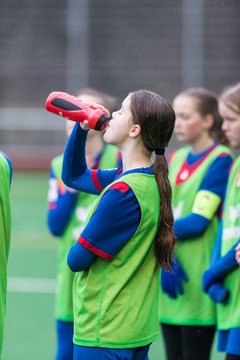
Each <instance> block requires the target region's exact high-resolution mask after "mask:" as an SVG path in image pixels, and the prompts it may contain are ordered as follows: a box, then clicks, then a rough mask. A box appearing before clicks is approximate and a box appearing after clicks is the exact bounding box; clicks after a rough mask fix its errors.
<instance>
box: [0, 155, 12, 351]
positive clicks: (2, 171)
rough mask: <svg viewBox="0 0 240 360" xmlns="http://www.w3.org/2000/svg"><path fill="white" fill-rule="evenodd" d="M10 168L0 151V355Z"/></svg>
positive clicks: (8, 244)
mask: <svg viewBox="0 0 240 360" xmlns="http://www.w3.org/2000/svg"><path fill="white" fill-rule="evenodd" d="M9 191H10V169H9V165H8V162H7V160H6V159H5V157H4V156H3V155H2V154H1V153H0V357H1V349H2V342H3V327H4V318H5V313H6V292H7V260H8V253H9V246H10V235H11V210H10V196H9Z"/></svg>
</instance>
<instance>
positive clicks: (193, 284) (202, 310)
mask: <svg viewBox="0 0 240 360" xmlns="http://www.w3.org/2000/svg"><path fill="white" fill-rule="evenodd" d="M189 151H190V149H189V147H184V148H182V149H180V150H178V151H177V152H176V153H175V154H174V156H173V159H172V162H171V163H170V168H169V178H170V182H171V185H172V192H173V194H172V204H173V209H174V215H175V219H177V218H181V217H184V216H186V215H189V214H190V213H191V211H192V207H193V203H194V200H195V197H196V194H197V192H198V189H199V187H200V184H201V183H202V180H203V178H204V175H205V173H206V171H207V170H208V168H209V167H210V166H211V165H212V163H213V162H214V160H215V159H216V158H217V157H218V156H219V155H220V154H221V153H223V152H225V153H230V150H229V149H228V148H227V147H225V146H222V145H218V146H216V147H215V148H214V149H213V150H212V151H210V153H209V154H208V156H207V157H206V158H205V159H204V161H203V162H202V163H201V164H200V165H199V166H198V167H197V169H196V170H195V171H194V172H193V173H192V175H191V176H190V177H189V178H188V179H187V180H185V181H183V182H182V183H180V184H178V185H176V178H177V175H178V173H179V171H180V169H181V167H182V164H183V163H184V161H185V159H186V157H187V154H188V153H189ZM220 176H221V174H220ZM217 228H218V218H217V216H214V217H213V219H212V221H211V222H210V224H209V226H208V228H207V229H206V231H205V232H204V234H201V235H200V236H197V237H195V238H193V239H186V240H181V241H178V242H177V243H176V248H175V252H176V257H177V259H178V260H179V262H180V263H181V264H182V266H183V268H184V270H185V272H186V274H187V276H188V279H189V281H188V282H182V285H183V289H184V294H183V295H179V296H178V298H177V299H172V298H170V297H169V296H168V295H167V294H165V293H163V291H162V289H160V303H159V313H160V322H162V323H166V324H176V325H213V324H215V323H216V310H215V309H216V308H215V305H214V303H213V302H212V301H211V300H210V298H209V296H208V295H207V294H205V293H204V292H203V290H202V274H203V272H204V270H206V269H207V268H208V267H209V263H210V257H211V253H212V249H213V245H214V241H215V238H216V234H217Z"/></svg>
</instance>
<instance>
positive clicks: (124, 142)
mask: <svg viewBox="0 0 240 360" xmlns="http://www.w3.org/2000/svg"><path fill="white" fill-rule="evenodd" d="M174 123H175V113H174V110H173V108H172V107H171V105H170V104H169V103H168V102H167V101H166V100H164V99H163V98H162V97H160V96H159V95H157V94H155V93H153V92H150V91H147V90H139V91H136V92H133V93H130V94H129V95H128V96H127V97H126V99H125V100H124V101H123V103H122V106H121V109H120V110H119V111H117V112H114V113H113V114H112V119H111V120H110V122H109V125H108V126H107V128H106V130H105V133H104V140H105V142H106V143H109V144H114V145H116V146H118V148H119V149H120V151H121V155H122V164H123V170H122V172H121V171H119V169H112V170H91V169H88V168H87V165H86V161H85V142H86V139H87V134H88V131H86V130H88V129H89V126H88V122H87V121H84V122H83V123H82V124H80V126H79V125H78V124H76V125H75V128H74V130H73V132H72V134H71V137H70V139H69V142H68V144H67V147H66V150H65V155H64V161H63V173H62V179H63V181H64V182H65V184H66V185H67V186H70V187H72V188H75V189H77V190H81V191H86V192H90V193H94V194H100V196H99V197H98V199H97V202H96V203H95V204H93V208H92V211H91V213H90V215H89V219H88V223H87V225H86V227H85V228H84V230H83V231H82V232H81V233H80V234H79V237H78V240H77V242H76V244H75V245H74V246H73V247H72V248H71V250H70V252H69V254H68V265H69V267H70V268H71V270H72V271H73V272H76V275H75V278H74V284H73V303H74V337H73V341H74V359H75V360H78V359H81V360H84V359H86V360H89V359H98V360H101V359H104V360H105V359H129V360H130V359H131V360H133V359H136V360H145V359H148V355H147V354H148V350H149V346H150V344H151V343H152V342H153V341H154V340H156V339H157V338H158V335H159V329H158V317H157V314H158V288H159V266H162V267H164V268H165V269H169V268H170V266H171V265H170V260H171V256H172V251H173V246H174V235H173V231H172V224H173V214H172V208H171V188H170V184H169V180H168V176H167V163H166V160H165V157H164V150H165V147H166V146H167V145H168V142H169V140H170V138H171V135H172V131H173V128H174ZM153 152H155V154H156V156H155V161H154V162H153V160H152V153H153Z"/></svg>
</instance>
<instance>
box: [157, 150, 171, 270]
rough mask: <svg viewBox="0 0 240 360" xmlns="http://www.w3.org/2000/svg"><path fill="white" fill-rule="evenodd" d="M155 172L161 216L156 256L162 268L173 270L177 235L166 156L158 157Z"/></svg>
mask: <svg viewBox="0 0 240 360" xmlns="http://www.w3.org/2000/svg"><path fill="white" fill-rule="evenodd" d="M153 170H154V174H155V178H156V181H157V185H158V190H159V193H160V215H159V221H158V231H157V234H156V237H155V255H156V258H157V262H158V264H159V266H160V267H162V268H163V269H166V270H171V258H172V255H173V249H174V244H175V235H174V232H173V222H174V219H173V211H172V190H171V185H170V182H169V179H168V165H167V162H166V158H165V156H161V155H159V156H158V155H157V156H156V159H155V163H154V168H153Z"/></svg>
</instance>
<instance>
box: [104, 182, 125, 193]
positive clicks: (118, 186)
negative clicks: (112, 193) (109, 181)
mask: <svg viewBox="0 0 240 360" xmlns="http://www.w3.org/2000/svg"><path fill="white" fill-rule="evenodd" d="M109 189H117V190H119V191H121V192H122V193H124V192H126V191H127V190H128V189H129V186H128V184H126V183H125V182H117V183H115V184H113V185H111V186H110V187H109Z"/></svg>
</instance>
